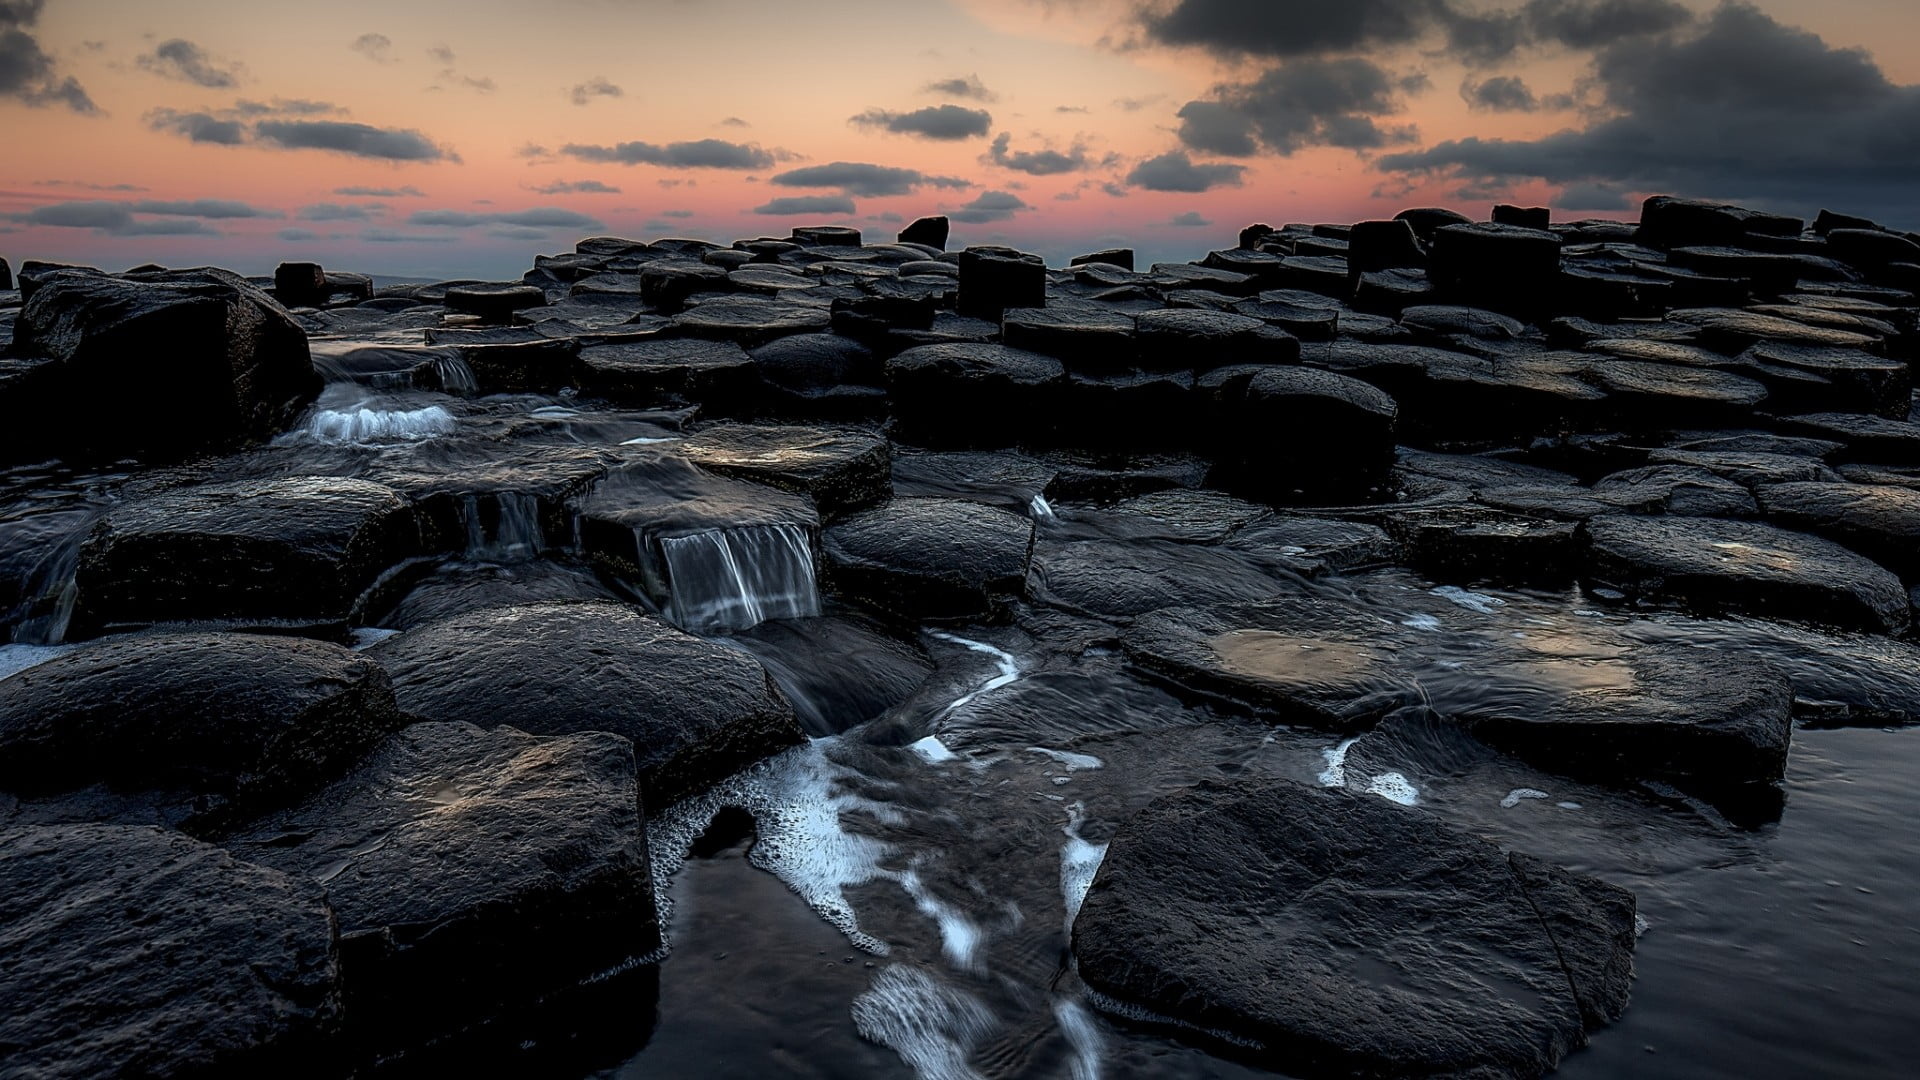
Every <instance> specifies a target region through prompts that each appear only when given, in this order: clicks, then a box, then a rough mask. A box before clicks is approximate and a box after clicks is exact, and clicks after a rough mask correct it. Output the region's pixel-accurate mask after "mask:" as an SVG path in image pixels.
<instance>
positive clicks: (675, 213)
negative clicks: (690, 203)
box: [660, 210, 693, 218]
mask: <svg viewBox="0 0 1920 1080" xmlns="http://www.w3.org/2000/svg"><path fill="white" fill-rule="evenodd" d="M660 216H661V217H663V218H690V217H692V216H693V211H691V210H662V211H660Z"/></svg>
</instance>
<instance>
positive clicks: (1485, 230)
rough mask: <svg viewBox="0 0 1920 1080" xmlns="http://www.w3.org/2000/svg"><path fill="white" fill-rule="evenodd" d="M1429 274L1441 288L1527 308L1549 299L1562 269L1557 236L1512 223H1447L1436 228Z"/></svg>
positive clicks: (1473, 300)
mask: <svg viewBox="0 0 1920 1080" xmlns="http://www.w3.org/2000/svg"><path fill="white" fill-rule="evenodd" d="M1431 247H1432V250H1431V252H1430V256H1431V259H1432V262H1431V265H1429V266H1428V268H1427V275H1428V277H1430V278H1431V279H1432V281H1433V284H1434V286H1435V287H1436V288H1437V289H1438V290H1439V291H1440V294H1441V295H1443V296H1446V297H1449V298H1452V299H1454V300H1456V301H1458V302H1460V303H1466V304H1472V305H1474V306H1476V307H1485V308H1491V309H1493V310H1495V311H1508V312H1518V313H1521V314H1530V313H1534V312H1538V311H1540V310H1542V309H1543V308H1544V307H1545V306H1546V305H1548V304H1549V303H1550V302H1551V289H1552V287H1553V284H1554V282H1556V281H1557V280H1558V279H1559V274H1560V238H1559V237H1558V236H1555V235H1554V234H1552V233H1550V232H1542V231H1540V230H1538V229H1523V228H1520V227H1518V226H1514V225H1482V224H1474V225H1447V226H1443V227H1441V228H1440V229H1438V230H1436V231H1435V232H1434V234H1433V240H1432V243H1431Z"/></svg>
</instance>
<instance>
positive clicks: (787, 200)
mask: <svg viewBox="0 0 1920 1080" xmlns="http://www.w3.org/2000/svg"><path fill="white" fill-rule="evenodd" d="M753 212H754V213H756V214H851V213H853V200H852V199H851V198H848V197H847V196H845V195H784V196H782V197H780V198H778V199H772V200H769V201H768V202H766V203H764V204H762V205H760V206H756V207H754V208H753Z"/></svg>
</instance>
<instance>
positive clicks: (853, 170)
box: [767, 161, 973, 198]
mask: <svg viewBox="0 0 1920 1080" xmlns="http://www.w3.org/2000/svg"><path fill="white" fill-rule="evenodd" d="M767 182H768V183H770V184H776V185H778V186H780V187H830V188H839V189H840V190H841V191H842V192H844V193H845V194H847V195H850V196H858V197H863V198H877V197H881V196H887V195H905V194H908V193H909V192H912V191H915V190H917V189H919V188H921V187H937V188H965V187H972V186H973V184H972V183H971V182H970V181H967V180H963V179H961V178H960V177H957V176H928V175H926V174H925V173H922V172H920V171H919V170H917V169H901V168H895V167H893V166H890V165H873V164H869V163H867V162H863V161H835V162H830V163H828V164H825V165H809V166H806V167H804V168H799V169H790V170H788V171H787V172H783V173H778V174H775V175H774V176H771V177H769V178H768V180H767Z"/></svg>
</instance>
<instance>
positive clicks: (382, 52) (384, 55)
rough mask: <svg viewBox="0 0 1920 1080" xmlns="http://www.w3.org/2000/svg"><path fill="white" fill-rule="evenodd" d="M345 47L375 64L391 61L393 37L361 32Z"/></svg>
mask: <svg viewBox="0 0 1920 1080" xmlns="http://www.w3.org/2000/svg"><path fill="white" fill-rule="evenodd" d="M347 48H349V49H352V50H353V51H354V52H357V53H359V54H360V55H361V56H364V57H366V58H367V59H369V60H371V61H373V62H374V63H376V64H386V63H391V62H392V60H393V39H392V38H390V37H388V36H387V35H385V34H361V35H360V36H359V37H357V38H354V39H353V44H351V45H349V46H347Z"/></svg>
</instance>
